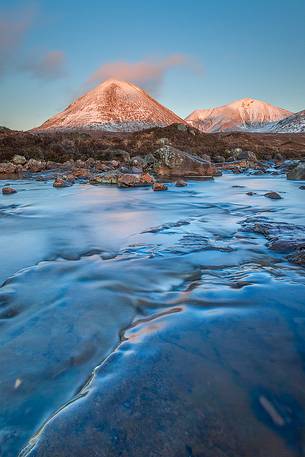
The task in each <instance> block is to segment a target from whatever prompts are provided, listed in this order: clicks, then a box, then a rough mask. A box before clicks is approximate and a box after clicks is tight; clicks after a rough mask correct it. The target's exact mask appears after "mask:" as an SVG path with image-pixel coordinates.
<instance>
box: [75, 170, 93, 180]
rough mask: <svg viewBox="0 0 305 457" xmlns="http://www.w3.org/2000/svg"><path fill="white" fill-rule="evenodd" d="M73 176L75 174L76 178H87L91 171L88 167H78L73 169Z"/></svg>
mask: <svg viewBox="0 0 305 457" xmlns="http://www.w3.org/2000/svg"><path fill="white" fill-rule="evenodd" d="M71 176H73V178H74V179H77V178H81V179H87V178H89V177H90V171H89V170H87V169H86V168H76V169H74V170H72V173H71Z"/></svg>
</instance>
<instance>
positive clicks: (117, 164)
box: [110, 160, 120, 168]
mask: <svg viewBox="0 0 305 457" xmlns="http://www.w3.org/2000/svg"><path fill="white" fill-rule="evenodd" d="M110 164H111V166H112V167H113V168H119V166H120V162H118V161H117V160H111V162H110Z"/></svg>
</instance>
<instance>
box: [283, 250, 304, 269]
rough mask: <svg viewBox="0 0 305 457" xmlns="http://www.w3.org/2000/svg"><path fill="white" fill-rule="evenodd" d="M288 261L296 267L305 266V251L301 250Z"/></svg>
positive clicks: (289, 257)
mask: <svg viewBox="0 0 305 457" xmlns="http://www.w3.org/2000/svg"><path fill="white" fill-rule="evenodd" d="M287 260H288V261H289V262H291V263H294V264H295V265H301V266H305V249H300V250H297V251H296V252H294V253H293V254H290V255H289V256H288V257H287Z"/></svg>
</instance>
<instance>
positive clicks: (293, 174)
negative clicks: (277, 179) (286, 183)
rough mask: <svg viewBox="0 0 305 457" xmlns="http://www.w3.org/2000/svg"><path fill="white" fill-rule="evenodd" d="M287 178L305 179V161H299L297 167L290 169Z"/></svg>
mask: <svg viewBox="0 0 305 457" xmlns="http://www.w3.org/2000/svg"><path fill="white" fill-rule="evenodd" d="M287 179H296V180H305V162H299V163H298V165H297V166H296V167H295V168H293V169H292V170H290V171H288V172H287Z"/></svg>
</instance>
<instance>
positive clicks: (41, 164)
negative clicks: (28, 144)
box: [25, 159, 47, 173]
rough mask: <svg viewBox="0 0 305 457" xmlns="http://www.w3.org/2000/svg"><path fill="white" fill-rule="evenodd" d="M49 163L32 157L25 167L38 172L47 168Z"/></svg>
mask: <svg viewBox="0 0 305 457" xmlns="http://www.w3.org/2000/svg"><path fill="white" fill-rule="evenodd" d="M46 165H47V163H46V162H45V161H41V160H35V159H30V160H29V161H28V162H27V164H26V165H25V169H26V170H28V171H30V172H32V173H38V172H39V171H42V170H45V168H46Z"/></svg>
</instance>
